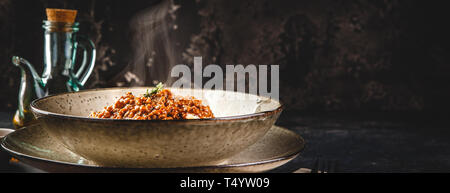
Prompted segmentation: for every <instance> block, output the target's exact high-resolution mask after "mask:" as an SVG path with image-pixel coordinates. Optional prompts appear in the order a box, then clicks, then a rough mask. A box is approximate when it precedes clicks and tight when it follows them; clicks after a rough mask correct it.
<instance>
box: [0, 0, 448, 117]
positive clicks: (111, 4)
mask: <svg viewBox="0 0 450 193" xmlns="http://www.w3.org/2000/svg"><path fill="white" fill-rule="evenodd" d="M162 4H164V5H167V6H164V5H163V6H162ZM47 7H50V8H72V9H77V10H78V11H79V13H78V17H77V21H79V22H80V23H81V26H80V28H81V31H80V33H83V34H87V35H88V36H89V37H90V38H91V39H92V40H93V41H94V42H95V44H96V46H97V61H96V67H95V71H94V73H93V74H92V76H91V78H90V79H89V81H88V86H87V87H88V88H95V87H112V86H134V85H153V84H154V80H160V81H168V80H167V79H166V78H167V70H168V67H169V66H171V65H175V64H192V60H193V57H194V56H203V64H204V65H207V64H219V65H226V64H244V65H247V64H266V65H270V64H278V65H280V100H281V101H282V102H283V103H284V104H285V106H286V110H287V111H299V112H307V113H308V112H319V113H320V112H393V113H397V112H419V113H437V112H442V111H444V110H446V109H448V108H449V107H450V102H449V101H450V89H449V86H448V84H449V83H450V76H449V73H450V66H449V59H450V58H449V53H448V51H449V34H450V33H449V30H448V25H449V22H448V18H450V17H449V16H450V13H449V11H448V9H447V6H445V4H444V1H442V2H440V1H413V0H392V1H380V0H314V1H312V0H311V1H306V0H297V1H273V0H257V1H246V0H242V1H238V0H234V1H228V0H217V1H204V0H183V1H175V2H174V4H170V2H169V3H167V2H161V1H157V0H154V1H148V0H147V1H144V0H142V1H137V0H127V1H123V0H121V1H119V0H96V1H95V0H92V1H70V0H40V1H37V0H36V1H29V0H0V72H1V73H0V84H1V85H2V89H1V91H0V93H1V94H0V100H1V101H2V102H1V103H0V109H2V111H12V110H15V108H16V105H17V92H18V88H19V81H20V71H19V69H18V68H17V67H14V66H13V64H12V63H11V56H13V55H19V56H22V57H24V58H26V59H28V60H29V61H31V62H32V63H33V64H34V66H35V67H36V68H37V70H38V72H39V73H41V72H42V61H43V50H42V48H43V29H42V27H41V25H42V20H44V19H45V8H47ZM161 7H162V8H161ZM155 8H156V9H155ZM158 10H159V12H158ZM152 13H153V14H152ZM145 14H147V15H145ZM148 14H149V15H148ZM161 15H162V16H164V17H162V18H163V19H162V21H154V20H155V19H154V18H157V17H156V16H161ZM140 16H142V17H144V18H140ZM147 20H150V21H152V22H153V23H151V24H146V25H143V26H144V27H142V28H141V25H140V24H139V22H137V23H136V21H144V22H145V21H147ZM144 36H145V37H147V38H148V36H151V38H150V39H146V41H141V40H142V38H143V37H144ZM149 41H150V44H149V45H142V44H146V43H149ZM142 46H144V48H145V49H144V51H143V53H142V52H141V51H142V50H140V51H139V49H141V48H143V47H142ZM146 46H147V47H146ZM168 48H170V49H168ZM137 50H138V51H137ZM168 50H169V51H168ZM143 61H144V62H143ZM169 61H171V62H172V64H168V62H169ZM173 62H175V63H173ZM144 63H145V64H144ZM149 63H151V64H150V65H149ZM136 65H138V66H139V65H140V66H141V67H136ZM145 65H146V67H142V66H145ZM140 69H145V70H146V74H145V75H144V76H143V77H140V79H141V82H137V81H135V80H133V79H132V78H130V77H129V76H128V77H127V76H126V74H127V72H136V71H140Z"/></svg>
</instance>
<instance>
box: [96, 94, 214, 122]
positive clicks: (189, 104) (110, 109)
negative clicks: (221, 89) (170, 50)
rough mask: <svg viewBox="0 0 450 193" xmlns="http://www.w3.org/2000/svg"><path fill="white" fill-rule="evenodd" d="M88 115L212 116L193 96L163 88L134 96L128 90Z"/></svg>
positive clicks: (138, 116) (129, 116)
mask: <svg viewBox="0 0 450 193" xmlns="http://www.w3.org/2000/svg"><path fill="white" fill-rule="evenodd" d="M90 117H94V118H110V119H136V120H180V119H204V118H214V115H213V113H212V112H211V109H210V108H209V106H207V105H202V101H201V100H198V99H195V98H194V97H189V98H185V97H179V96H174V95H173V94H172V92H171V91H170V90H168V89H163V90H161V91H159V92H158V93H156V94H153V95H151V96H149V95H147V96H146V95H144V96H142V97H138V96H134V95H133V94H132V93H131V92H128V93H127V94H126V95H125V96H122V97H120V98H119V100H117V101H116V102H115V103H114V104H113V105H110V106H107V107H105V108H104V109H103V110H102V111H98V112H92V113H91V115H90Z"/></svg>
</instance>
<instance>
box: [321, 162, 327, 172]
mask: <svg viewBox="0 0 450 193" xmlns="http://www.w3.org/2000/svg"><path fill="white" fill-rule="evenodd" d="M321 173H328V161H327V160H322V172H321Z"/></svg>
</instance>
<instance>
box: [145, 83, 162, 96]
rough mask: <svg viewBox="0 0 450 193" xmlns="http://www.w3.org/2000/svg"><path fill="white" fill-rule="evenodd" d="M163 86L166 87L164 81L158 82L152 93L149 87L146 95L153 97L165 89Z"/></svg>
mask: <svg viewBox="0 0 450 193" xmlns="http://www.w3.org/2000/svg"><path fill="white" fill-rule="evenodd" d="M163 87H164V84H163V83H162V82H160V83H158V84H157V85H156V87H155V88H153V89H152V90H151V91H150V93H149V92H148V89H147V92H146V93H145V94H144V97H151V96H152V95H154V94H157V93H159V92H161V91H162V90H163Z"/></svg>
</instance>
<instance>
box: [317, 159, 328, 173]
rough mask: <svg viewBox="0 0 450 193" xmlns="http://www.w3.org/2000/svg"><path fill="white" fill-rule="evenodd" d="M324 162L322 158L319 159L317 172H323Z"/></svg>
mask: <svg viewBox="0 0 450 193" xmlns="http://www.w3.org/2000/svg"><path fill="white" fill-rule="evenodd" d="M325 163H326V162H324V161H323V160H322V159H320V160H319V169H318V173H324V170H325V167H326V164H325Z"/></svg>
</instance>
